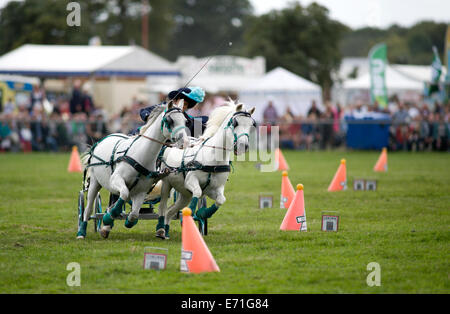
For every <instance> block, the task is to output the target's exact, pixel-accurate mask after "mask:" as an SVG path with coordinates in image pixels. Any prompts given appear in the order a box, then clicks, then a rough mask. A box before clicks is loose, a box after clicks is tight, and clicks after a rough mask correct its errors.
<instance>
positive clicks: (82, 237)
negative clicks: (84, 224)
mask: <svg viewBox="0 0 450 314" xmlns="http://www.w3.org/2000/svg"><path fill="white" fill-rule="evenodd" d="M84 238H85V236H82V235H79V236H77V239H84Z"/></svg>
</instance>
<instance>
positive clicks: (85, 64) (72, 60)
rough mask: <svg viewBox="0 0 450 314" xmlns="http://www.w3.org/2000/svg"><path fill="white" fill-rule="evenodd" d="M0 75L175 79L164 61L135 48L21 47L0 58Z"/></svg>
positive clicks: (168, 63)
mask: <svg viewBox="0 0 450 314" xmlns="http://www.w3.org/2000/svg"><path fill="white" fill-rule="evenodd" d="M0 74H19V75H27V76H39V77H65V76H91V75H94V76H128V77H130V76H139V77H145V76H149V75H164V76H167V75H169V76H174V75H175V76H179V75H180V72H179V71H178V69H177V68H176V67H175V66H174V65H172V64H171V63H170V62H168V61H166V60H165V59H163V58H161V57H159V56H157V55H156V54H153V53H151V52H149V51H147V50H145V49H143V48H141V47H137V46H59V45H24V46H21V47H20V48H17V49H15V50H13V51H11V52H9V53H7V54H5V55H3V56H1V57H0Z"/></svg>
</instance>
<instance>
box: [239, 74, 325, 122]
mask: <svg viewBox="0 0 450 314" xmlns="http://www.w3.org/2000/svg"><path fill="white" fill-rule="evenodd" d="M239 100H240V101H242V102H243V103H245V104H246V105H247V106H250V107H252V106H255V107H256V112H255V115H254V116H255V119H256V120H257V121H262V120H263V113H264V110H265V108H266V107H267V104H268V102H269V101H272V102H273V103H274V106H275V107H276V109H277V112H278V115H279V116H282V115H283V114H284V113H285V112H286V109H287V108H288V107H289V108H290V109H291V111H292V113H294V114H295V115H302V116H306V113H307V112H308V110H309V108H310V107H311V103H312V101H316V103H317V104H318V106H321V103H322V89H321V88H320V86H319V85H316V84H314V83H312V82H310V81H308V80H305V79H304V78H302V77H300V76H298V75H296V74H294V73H292V72H290V71H288V70H286V69H284V68H281V67H278V68H276V69H274V70H272V71H270V72H268V73H267V74H266V75H264V76H263V77H262V78H260V79H258V80H255V81H254V82H252V84H251V85H250V86H245V88H243V89H242V90H241V92H240V93H239Z"/></svg>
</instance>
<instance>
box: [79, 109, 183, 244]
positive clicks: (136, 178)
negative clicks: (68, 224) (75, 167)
mask: <svg viewBox="0 0 450 314" xmlns="http://www.w3.org/2000/svg"><path fill="white" fill-rule="evenodd" d="M181 108H183V100H180V101H179V102H178V104H174V103H173V102H169V104H168V105H159V106H157V107H156V108H155V109H153V111H152V112H151V114H150V116H149V117H148V120H147V123H146V124H145V125H144V126H143V127H142V128H141V130H140V132H139V135H136V136H131V137H130V136H126V135H124V134H111V135H109V136H107V137H106V138H104V139H103V140H102V141H100V142H98V143H96V145H95V146H93V147H92V148H91V150H90V151H89V152H87V153H85V154H83V156H82V163H83V165H84V166H85V167H87V174H86V178H87V177H88V178H89V189H88V195H87V206H86V210H85V213H84V217H83V222H82V223H81V224H80V228H79V230H78V234H77V238H80V239H84V238H85V237H86V228H87V223H88V220H89V217H90V215H91V213H92V210H93V203H94V199H95V197H96V195H97V193H98V191H99V190H100V189H101V188H102V187H103V188H105V189H107V190H108V191H109V192H111V193H113V194H120V198H119V199H118V201H117V202H116V203H115V204H114V205H113V206H112V207H111V208H110V210H109V211H108V212H107V213H106V214H105V215H104V216H103V227H102V228H101V230H100V234H101V235H102V237H104V238H107V237H108V235H109V233H110V231H111V229H112V227H113V225H114V218H117V217H119V216H120V214H121V213H122V207H123V205H124V203H125V202H127V201H128V200H130V199H131V201H132V209H131V212H130V214H129V215H128V217H127V219H126V221H125V226H126V227H127V228H131V227H133V226H134V225H135V224H136V223H137V221H138V217H139V211H140V209H141V206H142V204H143V202H144V199H145V198H146V196H147V194H148V193H149V191H150V190H151V188H152V186H154V185H155V184H156V183H157V182H158V181H159V180H160V179H161V177H162V176H163V174H162V173H161V172H157V171H156V159H157V158H158V154H159V152H160V150H161V147H162V146H163V145H166V144H165V142H166V141H167V140H169V139H170V140H172V141H173V142H176V143H177V144H178V145H180V146H181V147H185V146H187V145H188V144H189V140H188V137H187V134H186V129H185V128H186V118H185V117H184V114H183V112H182V109H181ZM85 184H86V182H85Z"/></svg>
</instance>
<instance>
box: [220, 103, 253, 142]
mask: <svg viewBox="0 0 450 314" xmlns="http://www.w3.org/2000/svg"><path fill="white" fill-rule="evenodd" d="M239 116H245V117H249V118H251V119H252V121H253V126H254V127H255V128H256V122H255V120H254V119H253V118H252V115H251V114H250V113H248V112H245V111H238V112H235V113H234V114H233V116H232V117H231V118H230V121H228V124H227V126H226V127H225V129H230V130H231V132H233V136H234V142H233V145H236V143H237V141H238V140H239V139H240V138H241V137H242V136H247V139H249V138H250V135H249V134H248V133H241V134H237V133H236V132H235V131H234V130H235V128H236V127H237V126H238V122H237V120H236V118H237V117H239Z"/></svg>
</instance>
